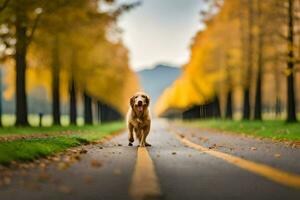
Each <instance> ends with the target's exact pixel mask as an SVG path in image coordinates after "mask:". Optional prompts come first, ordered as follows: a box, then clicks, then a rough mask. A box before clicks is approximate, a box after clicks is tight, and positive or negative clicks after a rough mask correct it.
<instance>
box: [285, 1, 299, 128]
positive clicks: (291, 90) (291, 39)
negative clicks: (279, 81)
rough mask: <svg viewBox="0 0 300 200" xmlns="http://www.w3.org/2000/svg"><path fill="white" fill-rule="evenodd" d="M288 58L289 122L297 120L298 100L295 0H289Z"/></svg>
mask: <svg viewBox="0 0 300 200" xmlns="http://www.w3.org/2000/svg"><path fill="white" fill-rule="evenodd" d="M287 10H288V12H287V13H288V27H287V31H288V34H287V35H288V37H287V47H288V59H287V122H296V121H297V117H296V101H295V86H294V71H295V70H294V61H295V56H294V0H288V6H287Z"/></svg>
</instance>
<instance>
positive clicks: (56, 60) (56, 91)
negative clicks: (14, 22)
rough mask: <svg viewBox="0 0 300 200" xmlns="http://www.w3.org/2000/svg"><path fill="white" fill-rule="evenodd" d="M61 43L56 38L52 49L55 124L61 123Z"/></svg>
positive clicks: (53, 115)
mask: <svg viewBox="0 0 300 200" xmlns="http://www.w3.org/2000/svg"><path fill="white" fill-rule="evenodd" d="M58 45H59V43H58V38H57V37H56V38H55V41H54V43H53V51H52V117H53V124H54V125H61V122H60V80H59V74H60V62H59V46H58Z"/></svg>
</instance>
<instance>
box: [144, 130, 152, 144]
mask: <svg viewBox="0 0 300 200" xmlns="http://www.w3.org/2000/svg"><path fill="white" fill-rule="evenodd" d="M149 132H150V126H147V127H145V129H144V132H143V133H144V134H143V135H144V138H145V146H146V147H147V146H148V147H150V146H151V144H149V143H148V142H147V141H146V139H147V136H148V134H149Z"/></svg>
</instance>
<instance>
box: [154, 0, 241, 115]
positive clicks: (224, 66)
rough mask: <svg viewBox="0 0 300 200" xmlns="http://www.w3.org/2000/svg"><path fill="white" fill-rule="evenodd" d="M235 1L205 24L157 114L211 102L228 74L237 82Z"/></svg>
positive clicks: (224, 6)
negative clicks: (182, 69) (179, 75)
mask: <svg viewBox="0 0 300 200" xmlns="http://www.w3.org/2000/svg"><path fill="white" fill-rule="evenodd" d="M238 7H239V1H238V0H231V1H224V5H223V6H222V8H221V10H220V12H219V13H218V14H216V15H215V16H214V17H212V18H211V19H209V20H208V21H207V22H206V28H205V29H204V30H202V31H200V32H198V33H197V35H196V36H195V38H194V41H193V44H192V46H191V57H190V60H189V62H188V63H187V64H186V65H185V66H184V71H183V73H182V76H181V77H180V78H178V79H177V80H176V81H175V82H174V83H173V84H172V86H171V87H170V88H168V89H167V90H165V91H164V93H163V94H162V96H161V97H160V98H159V100H158V102H157V105H156V108H155V110H156V113H157V114H158V115H161V114H164V113H166V112H168V111H171V110H185V109H187V108H189V107H191V106H193V105H201V104H204V103H206V102H207V101H210V100H211V99H212V98H213V97H214V96H215V95H216V93H218V92H219V90H220V85H221V86H222V83H223V81H224V80H226V79H227V78H228V74H229V73H230V74H231V76H232V79H234V80H232V81H233V82H234V81H235V82H237V81H238V80H236V79H237V77H239V76H233V74H236V73H237V70H236V69H237V68H238V67H239V66H241V56H242V55H241V51H240V47H241V44H240V38H239V37H240V26H239V25H240V21H239V18H238V17H237V16H234V14H236V13H235V11H237V10H236V8H238Z"/></svg>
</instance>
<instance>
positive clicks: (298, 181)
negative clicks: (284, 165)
mask: <svg viewBox="0 0 300 200" xmlns="http://www.w3.org/2000/svg"><path fill="white" fill-rule="evenodd" d="M175 136H176V138H177V139H178V140H180V141H181V142H182V143H183V144H185V145H187V146H188V147H191V148H193V149H196V150H198V151H201V152H204V153H207V154H210V155H212V156H214V157H217V158H220V159H222V160H224V161H226V162H228V163H231V164H233V165H235V166H238V167H240V168H242V169H245V170H247V171H250V172H252V173H254V174H257V175H260V176H262V177H264V178H267V179H269V180H271V181H274V182H276V183H279V184H282V185H285V186H289V187H292V188H295V189H300V175H298V174H293V173H289V172H285V171H282V170H279V169H276V168H273V167H271V166H268V165H265V164H261V163H256V162H254V161H250V160H246V159H243V158H240V157H237V156H233V155H230V154H227V153H223V152H220V151H216V150H212V149H209V148H206V147H203V146H201V145H200V144H196V143H193V142H191V141H190V140H188V139H186V138H185V137H183V136H182V135H179V134H175Z"/></svg>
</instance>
